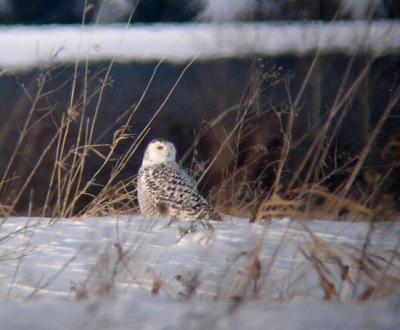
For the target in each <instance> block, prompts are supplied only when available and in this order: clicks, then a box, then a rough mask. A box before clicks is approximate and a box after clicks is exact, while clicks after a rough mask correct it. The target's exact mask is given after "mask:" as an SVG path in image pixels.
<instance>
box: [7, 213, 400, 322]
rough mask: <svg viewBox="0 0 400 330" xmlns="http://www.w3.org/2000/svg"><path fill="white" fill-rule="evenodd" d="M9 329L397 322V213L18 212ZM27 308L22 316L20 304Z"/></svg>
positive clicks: (11, 244)
mask: <svg viewBox="0 0 400 330" xmlns="http://www.w3.org/2000/svg"><path fill="white" fill-rule="evenodd" d="M5 220H6V221H5V222H4V223H3V225H2V238H1V241H0V274H1V282H0V283H1V285H0V294H1V297H2V298H3V301H2V303H1V308H0V319H1V324H2V328H3V329H21V328H26V327H29V328H30V329H54V328H57V329H81V328H85V329H95V328H96V329H109V328H113V329H131V328H132V327H140V328H142V329H167V328H182V329H183V328H189V329H211V328H218V329H219V328H221V329H225V328H229V329H242V328H243V327H246V328H248V329H259V328H262V327H264V326H265V325H266V324H268V325H270V326H271V327H273V328H276V329H309V328H321V327H323V328H325V329H337V327H345V328H348V329H365V328H368V329H395V328H396V324H398V323H399V321H400V318H399V314H398V304H399V294H400V290H399V280H400V268H399V267H400V260H399V255H398V252H396V251H398V245H399V235H400V225H399V224H398V223H395V224H393V223H387V222H386V223H385V222H382V223H379V224H376V225H369V224H367V223H352V222H345V221H344V222H331V221H300V222H298V221H292V220H290V219H280V220H278V219H275V220H274V221H271V222H269V223H259V224H249V223H248V221H247V219H238V218H229V217H226V218H225V221H224V222H223V223H220V224H215V231H214V232H209V231H207V230H204V229H202V228H201V227H199V228H198V230H197V231H196V232H195V233H190V234H186V235H183V236H182V235H180V234H179V233H180V232H182V230H181V229H182V227H184V226H185V223H182V222H181V223H173V224H171V225H169V226H168V222H167V221H161V220H160V221H153V220H151V219H143V218H141V217H139V216H120V217H100V218H79V219H78V218H76V219H68V220H66V219H56V220H54V219H46V218H9V219H5ZM21 313H23V315H24V317H23V318H19V317H18V315H20V314H21Z"/></svg>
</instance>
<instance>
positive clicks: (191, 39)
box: [0, 21, 400, 71]
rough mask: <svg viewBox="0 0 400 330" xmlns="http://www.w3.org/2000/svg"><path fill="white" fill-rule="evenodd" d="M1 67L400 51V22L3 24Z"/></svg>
mask: <svg viewBox="0 0 400 330" xmlns="http://www.w3.org/2000/svg"><path fill="white" fill-rule="evenodd" d="M0 43H1V47H2V51H1V52H0V68H2V69H5V70H10V71H20V70H27V69H29V68H32V67H40V66H48V65H51V64H57V63H65V62H66V63H68V62H75V61H76V60H77V59H79V60H82V61H84V60H86V59H87V60H91V61H105V60H111V59H113V60H115V61H117V62H130V61H160V60H165V61H169V62H183V61H190V60H192V59H193V58H196V59H197V60H208V59H215V58H231V57H243V56H246V55H249V54H252V55H261V56H276V55H283V54H298V55H302V54H307V53H312V52H315V51H317V50H320V51H321V52H323V53H332V52H336V53H345V54H355V53H369V54H375V55H379V54H380V55H382V54H387V53H399V51H400V23H399V22H397V21H374V22H372V23H368V22H366V21H355V22H348V21H347V22H345V21H342V22H335V23H322V22H308V23H271V24H269V23H258V24H257V23H247V24H237V23H236V24H186V25H185V24H181V25H176V24H171V25H169V24H158V25H151V26H145V25H143V26H140V25H135V26H134V27H129V28H127V27H126V26H123V25H108V26H99V25H95V26H85V27H81V26H57V25H50V26H48V25H47V26H36V27H35V26H33V27H25V26H16V27H4V26H3V27H0Z"/></svg>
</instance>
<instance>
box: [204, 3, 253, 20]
mask: <svg viewBox="0 0 400 330" xmlns="http://www.w3.org/2000/svg"><path fill="white" fill-rule="evenodd" d="M204 3H205V5H204V8H203V9H202V11H201V12H200V14H199V18H200V19H207V20H210V21H212V22H232V21H236V20H238V19H240V18H246V17H253V15H254V13H255V11H256V9H257V2H256V0H229V1H227V0H205V1H204Z"/></svg>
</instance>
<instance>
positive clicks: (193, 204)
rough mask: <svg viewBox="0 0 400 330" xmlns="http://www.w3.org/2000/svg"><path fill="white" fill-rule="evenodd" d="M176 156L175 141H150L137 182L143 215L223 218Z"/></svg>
mask: <svg viewBox="0 0 400 330" xmlns="http://www.w3.org/2000/svg"><path fill="white" fill-rule="evenodd" d="M175 159H176V149H175V146H174V144H173V143H172V142H169V141H166V140H162V139H155V140H152V141H151V142H150V143H149V144H148V146H147V148H146V151H145V153H144V157H143V162H142V166H141V168H140V169H139V174H138V185H137V192H138V198H139V207H140V211H141V212H142V213H143V215H145V216H147V217H154V218H163V217H164V218H170V219H171V220H174V219H179V220H190V221H193V222H196V221H200V222H202V221H203V220H205V221H207V220H221V217H220V216H219V215H218V214H217V213H215V212H214V210H213V209H212V207H211V206H210V205H209V204H208V203H207V201H206V200H205V199H204V198H203V197H202V196H201V195H200V194H199V192H198V190H197V188H196V185H195V182H194V181H193V180H192V178H191V177H190V176H189V175H188V173H187V172H186V171H185V170H184V169H183V168H182V167H181V166H179V165H178V164H177V163H176V160H175Z"/></svg>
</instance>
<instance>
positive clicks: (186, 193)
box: [157, 164, 215, 219]
mask: <svg viewBox="0 0 400 330" xmlns="http://www.w3.org/2000/svg"><path fill="white" fill-rule="evenodd" d="M157 171H158V172H159V173H158V174H157V176H159V177H161V178H163V179H162V180H161V181H162V182H163V183H164V184H163V185H162V187H161V189H160V192H159V194H158V203H159V205H161V207H164V206H165V207H166V208H167V209H168V212H169V214H170V215H171V216H173V217H177V218H186V219H197V218H199V217H201V218H202V217H205V218H215V216H213V217H211V216H209V214H210V213H213V211H212V208H211V207H210V206H209V205H208V203H207V201H206V200H205V199H204V198H203V197H202V196H201V195H200V194H199V192H198V190H197V187H196V184H195V182H194V180H193V179H192V178H191V177H190V176H189V175H188V173H187V172H186V171H185V170H184V169H183V168H181V167H180V166H179V165H178V164H168V166H162V167H160V168H158V169H157Z"/></svg>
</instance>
